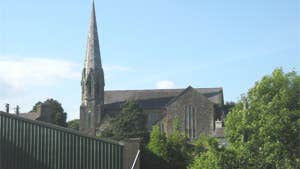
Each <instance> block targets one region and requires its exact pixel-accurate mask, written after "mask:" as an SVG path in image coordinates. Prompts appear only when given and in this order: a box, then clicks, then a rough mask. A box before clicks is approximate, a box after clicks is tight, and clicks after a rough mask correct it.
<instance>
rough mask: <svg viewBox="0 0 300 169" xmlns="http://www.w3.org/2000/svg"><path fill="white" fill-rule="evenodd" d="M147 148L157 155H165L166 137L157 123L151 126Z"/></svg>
mask: <svg viewBox="0 0 300 169" xmlns="http://www.w3.org/2000/svg"><path fill="white" fill-rule="evenodd" d="M147 148H148V149H149V150H151V152H152V153H153V154H155V155H157V156H159V157H166V156H167V138H166V135H165V134H164V133H162V132H161V131H160V128H159V126H157V125H155V126H153V127H152V132H151V134H150V140H149V143H148V145H147Z"/></svg>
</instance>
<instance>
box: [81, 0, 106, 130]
mask: <svg viewBox="0 0 300 169" xmlns="http://www.w3.org/2000/svg"><path fill="white" fill-rule="evenodd" d="M104 85H105V84H104V73H103V68H102V64H101V55H100V48H99V40H98V32H97V22H96V14H95V5H94V1H93V4H92V12H91V16H90V23H89V32H88V40H87V47H86V53H85V61H84V68H83V71H82V79H81V90H82V91H81V95H82V96H81V106H80V131H81V132H83V133H85V134H88V135H91V136H95V134H96V127H97V126H99V125H100V122H101V116H102V114H103V105H104Z"/></svg>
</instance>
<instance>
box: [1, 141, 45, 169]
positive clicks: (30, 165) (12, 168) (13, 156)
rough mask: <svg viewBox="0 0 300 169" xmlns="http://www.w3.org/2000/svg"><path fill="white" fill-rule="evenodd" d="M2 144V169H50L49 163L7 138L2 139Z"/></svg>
mask: <svg viewBox="0 0 300 169" xmlns="http://www.w3.org/2000/svg"><path fill="white" fill-rule="evenodd" d="M0 146H1V147H0V168H1V169H50V168H49V167H47V165H45V164H43V163H41V162H40V161H39V160H37V159H35V158H34V157H32V156H30V155H29V154H28V153H26V152H25V151H24V150H22V149H21V148H19V147H16V145H13V144H11V143H9V142H8V141H7V140H1V145H0ZM39 158H41V157H39Z"/></svg>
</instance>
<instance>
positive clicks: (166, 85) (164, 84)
mask: <svg viewBox="0 0 300 169" xmlns="http://www.w3.org/2000/svg"><path fill="white" fill-rule="evenodd" d="M174 87H175V83H174V82H172V81H169V80H162V81H159V82H157V83H156V88H157V89H172V88H174Z"/></svg>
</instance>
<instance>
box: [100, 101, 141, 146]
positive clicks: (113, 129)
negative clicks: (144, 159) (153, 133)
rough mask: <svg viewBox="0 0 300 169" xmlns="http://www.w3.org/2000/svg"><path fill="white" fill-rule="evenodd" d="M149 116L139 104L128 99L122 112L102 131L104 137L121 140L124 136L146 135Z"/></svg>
mask: <svg viewBox="0 0 300 169" xmlns="http://www.w3.org/2000/svg"><path fill="white" fill-rule="evenodd" d="M146 120H147V117H146V115H145V114H144V113H143V110H142V109H141V108H140V106H139V104H138V103H137V102H135V101H127V102H126V103H124V104H123V108H122V113H121V114H119V115H118V116H117V117H116V118H114V119H113V120H112V121H111V124H110V126H109V127H108V128H107V129H106V130H105V131H104V132H103V133H102V137H111V138H113V139H117V140H121V139H124V138H135V137H144V135H145V134H146V133H147V129H146V125H145V124H146Z"/></svg>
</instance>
